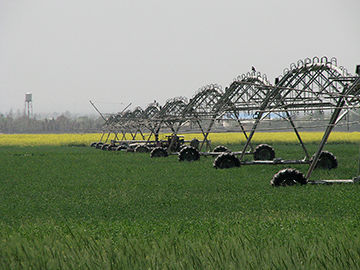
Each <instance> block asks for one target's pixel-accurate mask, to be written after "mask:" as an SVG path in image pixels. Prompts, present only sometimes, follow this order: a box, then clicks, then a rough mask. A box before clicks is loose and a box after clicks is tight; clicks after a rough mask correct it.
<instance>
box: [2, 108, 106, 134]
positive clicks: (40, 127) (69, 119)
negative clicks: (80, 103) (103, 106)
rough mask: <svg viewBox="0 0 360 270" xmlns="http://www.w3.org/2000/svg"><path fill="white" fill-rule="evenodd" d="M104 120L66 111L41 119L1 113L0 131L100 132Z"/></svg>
mask: <svg viewBox="0 0 360 270" xmlns="http://www.w3.org/2000/svg"><path fill="white" fill-rule="evenodd" d="M103 124H104V120H103V119H102V118H101V117H93V116H72V115H71V114H70V113H64V114H61V115H59V116H56V117H49V118H45V119H41V118H40V117H39V116H37V117H36V116H35V117H31V118H28V117H27V116H25V115H19V114H13V113H11V112H10V113H8V114H7V115H4V114H0V133H63V132H64V133H65V132H67V133H68V132H69V133H72V132H74V133H76V132H82V133H86V132H98V131H99V130H101V127H102V125H103Z"/></svg>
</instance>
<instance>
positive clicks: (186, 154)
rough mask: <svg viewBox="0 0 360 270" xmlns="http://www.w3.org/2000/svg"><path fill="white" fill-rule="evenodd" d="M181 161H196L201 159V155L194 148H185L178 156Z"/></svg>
mask: <svg viewBox="0 0 360 270" xmlns="http://www.w3.org/2000/svg"><path fill="white" fill-rule="evenodd" d="M178 156H179V161H196V160H199V159H200V153H199V151H198V150H197V149H195V148H194V147H192V146H187V147H184V148H183V149H182V150H181V151H180V152H179V154H178Z"/></svg>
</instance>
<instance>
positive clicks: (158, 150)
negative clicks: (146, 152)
mask: <svg viewBox="0 0 360 270" xmlns="http://www.w3.org/2000/svg"><path fill="white" fill-rule="evenodd" d="M167 156H168V152H167V151H166V149H165V148H162V147H155V148H154V149H153V150H152V151H151V152H150V157H151V158H157V157H167Z"/></svg>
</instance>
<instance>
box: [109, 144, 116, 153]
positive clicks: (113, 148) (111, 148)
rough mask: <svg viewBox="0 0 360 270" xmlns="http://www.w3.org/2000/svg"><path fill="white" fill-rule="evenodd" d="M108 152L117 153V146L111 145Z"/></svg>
mask: <svg viewBox="0 0 360 270" xmlns="http://www.w3.org/2000/svg"><path fill="white" fill-rule="evenodd" d="M107 150H109V151H115V150H116V146H115V145H111V144H110V145H109V146H108V149H107Z"/></svg>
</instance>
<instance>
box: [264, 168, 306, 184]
mask: <svg viewBox="0 0 360 270" xmlns="http://www.w3.org/2000/svg"><path fill="white" fill-rule="evenodd" d="M270 184H271V185H272V186H274V187H279V186H293V185H295V184H300V185H306V184H307V180H306V178H305V176H304V175H303V174H302V173H301V172H299V171H298V170H295V169H283V170H281V171H279V172H278V173H276V174H275V175H274V177H273V179H271V181H270Z"/></svg>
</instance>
